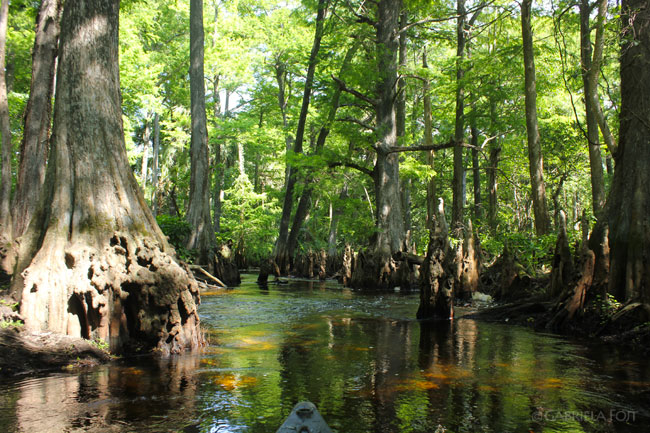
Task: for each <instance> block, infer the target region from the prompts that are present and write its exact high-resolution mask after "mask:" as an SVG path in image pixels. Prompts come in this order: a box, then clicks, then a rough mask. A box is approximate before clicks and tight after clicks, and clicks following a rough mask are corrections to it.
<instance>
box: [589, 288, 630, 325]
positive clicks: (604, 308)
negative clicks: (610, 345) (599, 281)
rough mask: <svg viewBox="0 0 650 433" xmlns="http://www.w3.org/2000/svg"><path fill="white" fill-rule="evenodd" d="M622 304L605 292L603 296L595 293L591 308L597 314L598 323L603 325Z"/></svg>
mask: <svg viewBox="0 0 650 433" xmlns="http://www.w3.org/2000/svg"><path fill="white" fill-rule="evenodd" d="M622 306H623V304H621V303H620V302H618V301H617V300H616V298H615V297H614V295H612V294H610V293H607V295H606V296H605V297H603V296H601V295H600V294H597V295H596V296H595V297H594V301H593V306H592V308H593V310H595V313H596V314H597V315H598V318H599V323H600V324H601V325H604V324H605V323H607V321H609V319H610V318H611V317H612V316H613V315H614V314H616V313H617V312H618V311H619V310H620V309H621V307H622Z"/></svg>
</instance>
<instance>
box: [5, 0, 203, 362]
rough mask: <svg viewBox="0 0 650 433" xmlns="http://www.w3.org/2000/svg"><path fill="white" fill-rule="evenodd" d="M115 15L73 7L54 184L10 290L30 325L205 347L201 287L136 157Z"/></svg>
mask: <svg viewBox="0 0 650 433" xmlns="http://www.w3.org/2000/svg"><path fill="white" fill-rule="evenodd" d="M118 17H119V1H118V0H115V1H106V0H87V1H84V2H75V1H71V2H66V4H65V7H64V10H63V17H62V21H61V40H60V47H59V48H60V52H59V63H58V71H57V77H58V79H57V87H56V101H55V108H54V127H53V132H52V140H51V150H50V160H49V164H48V169H47V173H46V180H45V183H44V185H45V188H46V190H45V191H44V193H43V194H42V195H41V200H40V201H39V204H38V207H37V209H36V212H35V214H34V217H33V219H32V223H31V224H30V225H29V228H28V229H27V231H26V233H25V234H24V236H23V238H22V241H21V244H20V251H19V255H18V263H17V265H16V271H17V272H16V273H15V275H14V279H13V281H12V285H11V290H12V294H13V295H14V297H15V298H16V299H17V300H19V301H20V311H21V315H22V316H23V317H24V318H25V327H26V328H27V329H28V330H42V331H51V332H57V333H63V334H68V335H72V336H77V337H84V338H101V339H103V340H105V341H108V343H109V345H110V347H111V350H112V351H114V352H118V351H123V350H127V349H128V348H129V347H133V346H137V347H144V348H145V349H151V348H157V349H158V350H160V351H161V352H163V353H169V352H180V351H182V350H184V349H185V348H193V347H198V346H199V345H201V344H203V337H202V334H201V331H200V328H199V316H198V313H197V310H196V303H197V302H198V301H199V292H198V286H197V283H196V281H195V280H194V278H193V277H192V275H191V273H190V272H189V270H187V268H184V267H182V266H180V265H179V264H177V263H176V261H175V260H174V252H173V249H172V248H170V247H169V245H168V244H167V241H166V238H165V236H164V235H163V233H162V232H161V231H160V228H159V227H158V225H157V224H156V221H155V219H154V217H153V215H152V214H151V212H150V211H149V208H148V207H147V205H146V202H145V200H144V196H143V194H142V190H141V189H140V188H139V186H138V184H137V182H136V179H135V176H134V175H133V172H132V171H131V169H130V166H129V162H128V159H127V155H126V148H125V143H124V131H123V125H122V111H121V106H120V83H119V66H118V51H119V48H118V47H119V46H118Z"/></svg>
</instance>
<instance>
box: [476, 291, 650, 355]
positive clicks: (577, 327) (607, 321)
mask: <svg viewBox="0 0 650 433" xmlns="http://www.w3.org/2000/svg"><path fill="white" fill-rule="evenodd" d="M602 308H603V307H602V305H600V304H598V303H596V302H592V303H590V304H589V305H587V306H586V308H585V312H584V314H583V315H581V317H579V318H577V319H576V320H573V321H571V322H570V323H568V324H565V326H563V327H561V328H553V327H552V324H553V323H554V322H553V319H554V317H555V316H556V314H557V309H558V305H557V302H556V301H549V300H548V299H545V297H544V296H537V297H530V298H528V300H527V301H524V302H522V301H518V302H511V303H505V304H500V305H492V306H489V307H485V308H482V309H480V310H478V311H475V312H472V313H469V314H466V315H464V316H463V318H471V319H477V320H481V321H487V322H498V323H507V324H511V325H520V326H526V327H529V328H532V329H534V330H535V331H539V332H551V333H555V334H558V335H566V336H571V337H576V338H581V339H590V340H600V341H603V342H606V343H612V344H616V345H621V346H626V347H629V348H630V349H632V350H635V351H637V352H641V353H644V354H650V322H649V321H648V320H647V311H646V310H647V307H646V306H642V305H639V304H630V305H627V306H624V307H621V308H620V309H619V310H618V311H616V312H604V311H603V309H602Z"/></svg>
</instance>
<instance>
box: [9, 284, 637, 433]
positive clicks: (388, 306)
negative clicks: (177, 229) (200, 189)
mask: <svg viewBox="0 0 650 433" xmlns="http://www.w3.org/2000/svg"><path fill="white" fill-rule="evenodd" d="M417 304H418V295H417V293H413V294H400V293H390V294H371V295H362V294H359V293H355V292H351V291H349V290H347V289H343V288H342V287H341V286H339V285H337V284H336V283H333V282H329V281H328V282H305V281H291V282H290V283H289V284H286V285H274V284H270V285H269V286H268V288H267V289H265V288H261V287H259V286H258V285H257V284H256V283H255V276H254V275H245V276H244V282H243V283H242V285H241V286H240V287H237V288H235V289H233V290H226V291H218V292H211V293H205V294H203V295H202V304H201V306H200V310H199V311H200V313H201V319H202V323H203V326H204V328H205V330H206V334H207V336H208V338H209V340H210V345H209V346H208V347H207V348H206V349H205V350H204V351H203V353H201V354H193V355H183V356H177V357H171V358H168V359H163V360H159V359H151V358H139V359H138V358H135V359H128V360H123V361H119V362H116V363H114V364H111V365H107V366H101V367H97V368H93V369H89V370H87V371H83V372H77V373H70V374H66V373H57V374H50V375H46V376H38V377H25V378H18V379H14V380H9V381H7V380H5V381H4V382H1V383H0V431H1V432H77V431H79V432H81V431H93V432H270V433H272V432H275V430H276V429H277V428H278V426H280V424H282V422H283V420H284V418H285V417H286V416H287V415H288V414H289V412H290V411H291V409H292V407H293V406H294V404H295V403H297V402H298V401H301V400H310V401H312V402H314V403H315V404H316V405H317V406H318V409H319V411H320V412H321V414H322V415H323V417H324V418H325V420H327V422H328V423H329V424H330V426H331V427H332V428H333V429H334V430H335V431H338V432H340V433H343V432H345V433H356V432H359V433H362V432H431V433H434V432H494V433H505V432H552V431H557V432H583V431H584V432H609V431H614V432H639V433H641V432H644V433H645V432H648V431H650V362H648V360H647V359H645V358H642V357H639V356H638V355H635V354H633V353H630V352H629V351H627V350H625V349H617V348H615V347H614V346H603V345H593V344H582V343H576V342H571V341H568V340H566V339H563V338H559V337H556V336H550V335H544V334H539V333H534V332H532V331H530V330H528V329H525V328H521V327H516V326H507V325H499V324H490V323H484V322H476V321H474V320H470V319H462V318H459V319H456V320H454V321H453V322H452V323H451V324H446V323H433V324H425V323H420V322H417V321H416V320H413V318H414V317H415V312H416V310H417ZM457 313H460V314H462V311H459V312H457ZM460 314H459V315H460Z"/></svg>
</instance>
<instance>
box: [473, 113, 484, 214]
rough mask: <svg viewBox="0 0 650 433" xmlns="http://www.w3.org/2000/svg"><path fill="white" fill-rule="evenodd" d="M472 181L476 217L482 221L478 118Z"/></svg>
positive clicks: (474, 138) (474, 136)
mask: <svg viewBox="0 0 650 433" xmlns="http://www.w3.org/2000/svg"><path fill="white" fill-rule="evenodd" d="M471 130H472V143H471V144H472V146H474V148H473V149H472V182H473V186H474V218H475V219H476V220H477V221H480V220H481V219H482V218H483V203H482V200H481V168H480V166H479V161H478V129H477V128H476V119H472V128H471Z"/></svg>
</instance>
